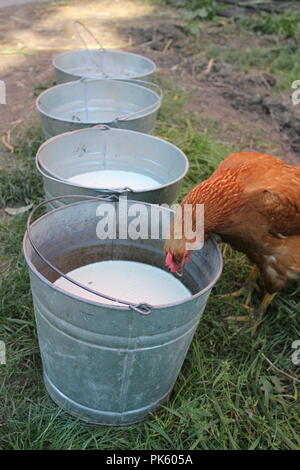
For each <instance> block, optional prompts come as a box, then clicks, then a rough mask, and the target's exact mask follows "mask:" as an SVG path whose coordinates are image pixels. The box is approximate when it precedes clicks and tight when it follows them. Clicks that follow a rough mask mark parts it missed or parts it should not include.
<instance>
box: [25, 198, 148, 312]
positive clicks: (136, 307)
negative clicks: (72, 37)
mask: <svg viewBox="0 0 300 470" xmlns="http://www.w3.org/2000/svg"><path fill="white" fill-rule="evenodd" d="M65 198H76V199H79V200H81V199H87V200H89V201H90V200H98V201H105V202H110V201H111V202H114V201H115V202H117V201H118V200H119V198H118V196H117V195H115V194H110V195H109V196H102V197H97V196H84V195H74V194H67V195H64V196H56V197H52V198H51V199H47V200H46V201H42V202H40V203H39V204H38V205H37V206H36V207H35V208H34V209H33V210H32V211H31V212H30V214H29V216H28V219H27V223H26V233H27V237H28V240H29V242H30V244H31V246H32V248H33V249H34V251H35V252H36V254H37V255H38V256H39V257H40V258H41V260H42V261H43V262H44V263H45V264H46V265H47V266H48V267H49V268H51V269H52V270H53V271H55V272H56V273H57V274H59V275H60V276H61V277H63V278H64V279H66V280H67V281H69V282H71V283H72V284H75V285H76V286H77V287H80V288H81V289H84V290H86V291H87V292H90V293H91V294H94V295H97V296H99V297H102V298H104V299H107V300H110V301H112V302H116V303H119V304H124V305H126V306H128V307H129V308H130V309H131V310H133V311H135V312H137V313H139V314H141V315H149V314H150V313H151V312H152V308H153V307H152V305H149V304H147V303H138V304H131V303H130V302H128V301H126V300H121V299H116V298H114V297H110V296H109V295H105V294H102V293H101V292H97V291H95V290H93V289H90V288H89V287H87V286H85V285H83V284H81V283H80V282H77V281H75V279H72V278H71V277H69V276H68V275H67V274H65V273H63V272H62V271H61V270H60V269H58V268H57V267H56V266H54V265H53V264H52V263H51V262H50V261H48V260H47V259H46V258H45V257H44V255H43V254H42V253H41V252H40V251H39V249H38V247H37V246H36V244H35V243H34V241H33V240H32V237H31V226H32V219H33V216H34V215H35V213H36V212H37V211H38V210H39V209H40V208H41V207H43V206H45V205H46V204H49V203H50V202H52V201H55V200H59V199H65ZM54 210H56V209H54Z"/></svg>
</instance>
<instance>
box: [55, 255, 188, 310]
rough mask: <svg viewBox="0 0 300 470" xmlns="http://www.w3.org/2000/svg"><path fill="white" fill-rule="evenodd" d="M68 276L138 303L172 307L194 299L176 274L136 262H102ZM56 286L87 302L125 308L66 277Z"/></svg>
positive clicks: (94, 288) (92, 287)
mask: <svg viewBox="0 0 300 470" xmlns="http://www.w3.org/2000/svg"><path fill="white" fill-rule="evenodd" d="M68 276H69V277H71V278H72V279H74V280H76V281H78V282H80V283H82V284H84V285H86V286H87V287H90V288H91V289H93V290H96V291H98V292H101V293H103V294H106V295H109V296H111V297H114V298H118V299H120V300H126V301H128V302H132V303H134V304H137V303H140V302H146V303H149V304H151V305H159V304H168V303H173V302H178V301H180V300H183V299H186V298H188V297H191V292H190V291H189V290H188V289H187V288H186V287H185V286H184V285H183V284H182V283H181V282H180V281H179V279H176V278H175V277H174V276H173V275H172V274H170V273H168V272H166V271H163V270H162V269H160V268H156V267H155V266H150V265H149V264H144V263H137V262H134V261H119V260H111V261H100V262H98V263H92V264H88V265H86V266H82V267H81V268H77V269H74V270H73V271H70V272H69V273H68ZM54 284H55V285H56V286H57V287H60V288H61V289H63V290H65V291H68V292H70V293H72V294H75V295H77V296H79V297H82V298H84V299H88V300H93V301H96V302H100V303H105V304H114V305H121V304H116V303H115V302H112V301H110V300H107V299H104V298H101V297H98V296H97V295H95V294H92V293H90V292H87V291H85V290H84V289H82V288H81V287H78V286H76V285H75V284H72V283H71V282H70V281H67V280H66V279H64V278H63V277H60V278H59V279H57V280H56V281H55V282H54Z"/></svg>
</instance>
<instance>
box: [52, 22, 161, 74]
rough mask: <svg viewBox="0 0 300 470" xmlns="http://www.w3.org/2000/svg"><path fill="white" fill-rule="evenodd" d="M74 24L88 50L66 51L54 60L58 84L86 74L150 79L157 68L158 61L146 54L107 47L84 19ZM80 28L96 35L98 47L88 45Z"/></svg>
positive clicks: (94, 38)
mask: <svg viewBox="0 0 300 470" xmlns="http://www.w3.org/2000/svg"><path fill="white" fill-rule="evenodd" d="M73 26H74V30H75V32H76V34H77V35H78V37H79V39H80V41H81V43H82V44H83V46H84V47H85V49H83V50H76V51H69V52H64V53H63V54H60V55H58V56H56V57H55V58H54V59H53V66H54V69H55V74H56V81H57V83H66V82H70V81H73V80H78V79H80V78H83V77H88V78H91V77H92V78H113V79H118V80H122V79H123V80H129V79H130V80H131V79H136V78H140V79H143V78H147V79H148V80H149V78H150V77H151V76H152V75H153V74H154V72H155V71H156V65H155V63H154V62H152V60H150V59H147V58H146V57H143V56H141V55H138V54H133V53H130V52H123V51H118V50H110V49H105V48H104V47H103V46H102V44H101V43H100V42H99V41H98V39H97V38H96V37H95V36H94V34H93V33H92V32H91V31H90V29H88V28H87V27H86V26H85V25H84V24H83V23H82V22H81V21H74V23H73ZM79 27H80V28H81V30H84V31H85V33H88V35H89V36H91V37H92V38H93V40H94V42H95V43H96V44H97V45H98V49H90V48H89V47H88V45H87V43H86V41H85V39H84V37H83V36H82V33H81V32H80V29H79Z"/></svg>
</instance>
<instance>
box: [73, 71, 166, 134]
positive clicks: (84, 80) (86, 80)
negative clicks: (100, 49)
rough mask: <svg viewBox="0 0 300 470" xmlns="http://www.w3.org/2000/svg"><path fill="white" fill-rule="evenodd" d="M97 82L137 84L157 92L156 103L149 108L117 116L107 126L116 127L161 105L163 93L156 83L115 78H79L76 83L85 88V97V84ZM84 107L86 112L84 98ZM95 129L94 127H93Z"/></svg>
mask: <svg viewBox="0 0 300 470" xmlns="http://www.w3.org/2000/svg"><path fill="white" fill-rule="evenodd" d="M97 80H109V81H111V82H127V83H133V84H134V83H137V84H138V85H139V84H140V85H141V86H144V88H151V87H153V88H155V89H156V90H157V91H158V94H157V96H158V103H153V104H150V105H149V106H146V107H145V108H142V109H139V110H138V111H134V112H133V113H128V114H124V115H121V116H117V117H116V118H115V119H114V120H113V121H111V122H110V123H108V125H115V126H116V127H118V121H126V120H127V119H130V118H131V117H132V116H135V115H136V114H141V113H144V112H145V111H150V110H151V109H153V108H156V107H157V106H158V104H159V105H160V104H161V101H162V99H163V91H162V89H161V87H160V86H159V85H157V83H153V82H148V81H146V80H138V79H132V80H118V79H115V78H109V77H106V78H104V79H102V78H97V77H81V78H80V80H78V82H81V83H83V84H84V86H85V91H84V92H85V96H87V83H89V82H93V81H97ZM85 102H86V103H85V105H86V110H88V106H87V98H85ZM99 125H101V124H99ZM93 127H95V126H93Z"/></svg>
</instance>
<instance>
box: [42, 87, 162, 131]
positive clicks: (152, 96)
mask: <svg viewBox="0 0 300 470" xmlns="http://www.w3.org/2000/svg"><path fill="white" fill-rule="evenodd" d="M146 84H147V86H146ZM148 85H149V87H153V86H154V87H155V88H156V90H160V88H159V87H158V86H157V85H154V84H149V83H148V82H143V81H142V82H139V83H136V82H134V83H133V82H126V81H119V80H92V79H91V80H89V79H87V80H86V79H82V80H79V81H75V82H69V83H63V84H61V85H56V86H54V87H52V88H49V89H48V90H45V91H44V92H42V93H41V94H40V95H39V97H38V98H37V100H36V106H37V109H38V111H39V112H40V115H41V119H42V124H43V129H44V133H45V136H46V138H49V137H52V136H54V135H57V134H62V133H64V132H68V131H72V130H76V129H81V128H84V127H91V126H94V125H96V124H106V125H109V126H111V127H120V128H125V129H131V130H137V131H139V132H145V133H151V132H152V131H153V129H154V125H155V118H156V113H157V111H158V109H159V107H160V105H161V95H159V94H157V93H156V91H154V90H153V89H151V88H149V87H148Z"/></svg>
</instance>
